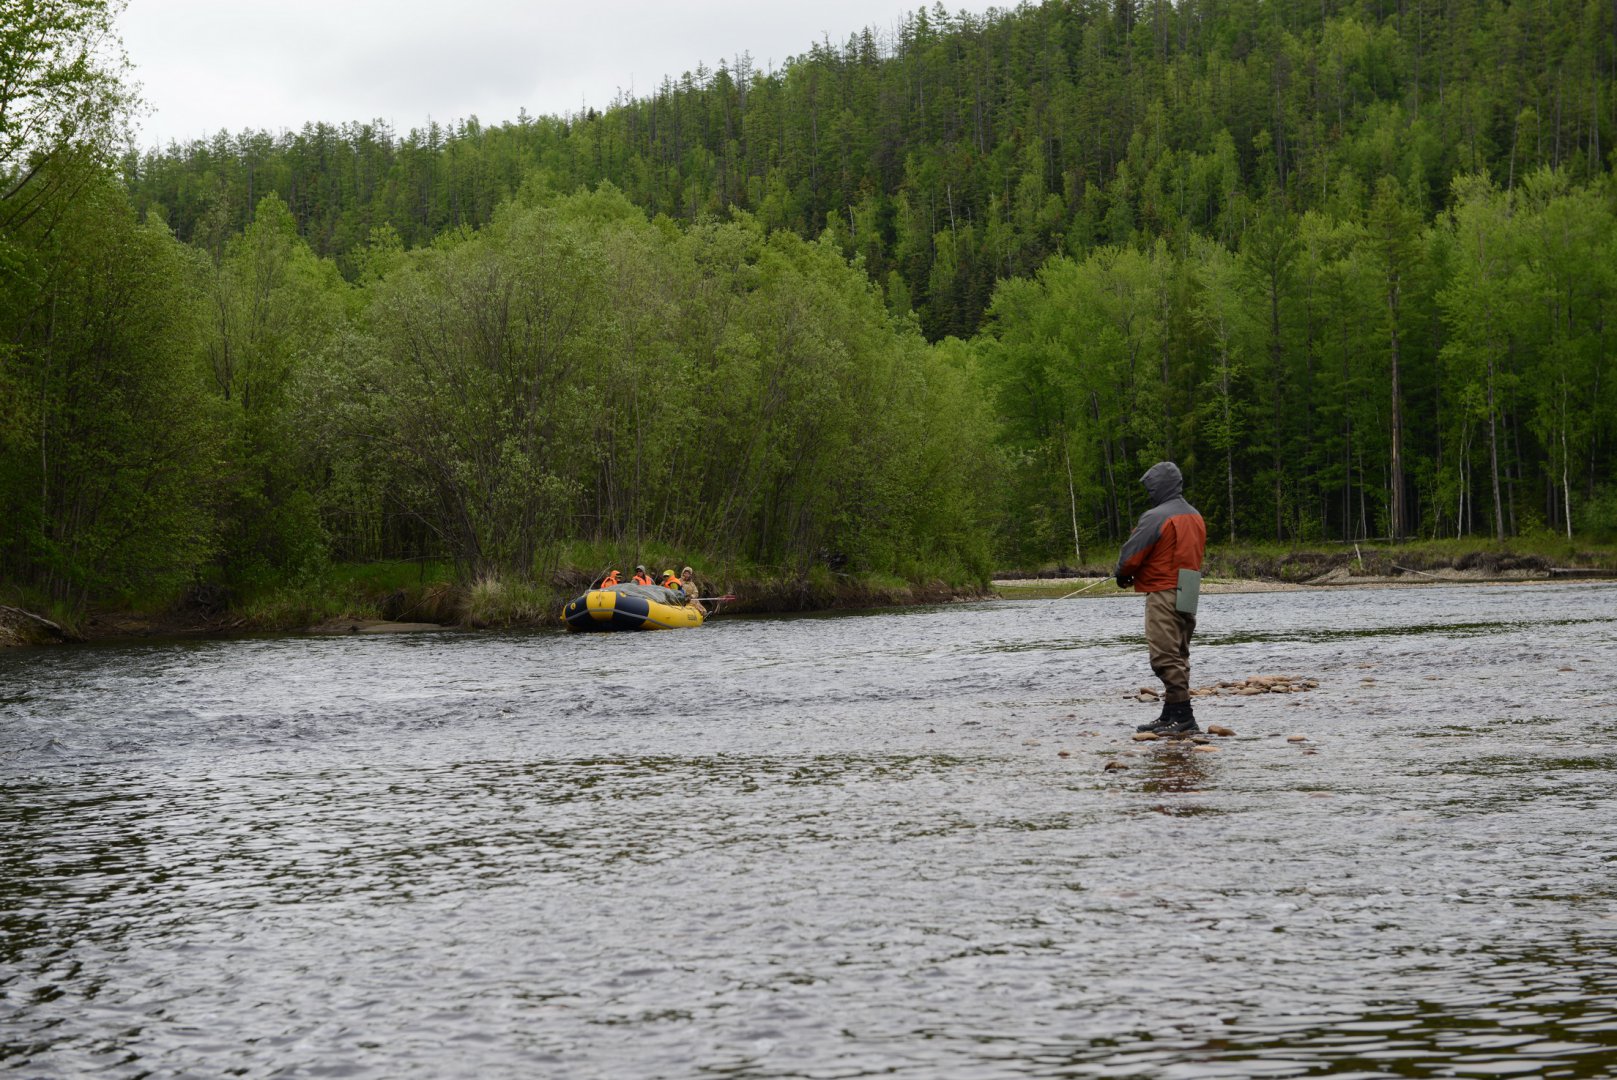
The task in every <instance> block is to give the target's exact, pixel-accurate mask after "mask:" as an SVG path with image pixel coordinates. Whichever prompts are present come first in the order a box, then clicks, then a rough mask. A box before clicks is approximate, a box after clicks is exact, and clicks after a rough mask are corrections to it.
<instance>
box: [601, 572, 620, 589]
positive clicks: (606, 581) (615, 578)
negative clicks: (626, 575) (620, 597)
mask: <svg viewBox="0 0 1617 1080" xmlns="http://www.w3.org/2000/svg"><path fill="white" fill-rule="evenodd" d="M622 580H623V576H622V575H621V574H619V573H618V572H617V571H616V570H608V571H607V572H606V576H605V577H603V578H601V583H600V584H599V585H597V586H595V587H596V588H597V589H610V588H611V587H612V586H614V585H616V584H617V583H618V582H620V581H622Z"/></svg>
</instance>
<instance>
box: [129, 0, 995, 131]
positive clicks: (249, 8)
mask: <svg viewBox="0 0 1617 1080" xmlns="http://www.w3.org/2000/svg"><path fill="white" fill-rule="evenodd" d="M922 6H923V4H922V3H921V0H909V2H906V0H809V2H802V0H798V2H793V3H781V2H779V0H662V2H646V0H619V2H616V3H614V2H604V3H603V2H601V0H594V2H591V0H567V2H557V0H531V2H528V3H523V2H521V0H460V2H458V3H457V2H456V0H435V2H428V0H273V2H269V0H129V7H128V9H127V10H126V11H125V12H124V14H123V17H122V19H121V20H120V25H121V28H122V34H123V40H124V47H125V49H126V50H127V52H128V54H129V59H130V60H131V61H132V62H133V63H134V65H135V73H134V77H135V79H136V80H138V81H139V82H140V83H141V86H142V91H143V96H144V97H145V99H146V102H147V104H148V106H150V107H151V108H152V109H153V112H152V113H151V114H150V115H148V116H146V117H145V118H144V119H143V120H142V121H141V122H140V130H139V133H138V141H139V144H140V146H141V147H142V148H146V147H151V146H154V145H166V144H167V143H168V142H169V141H170V140H179V141H185V140H188V139H192V138H202V137H205V136H208V135H210V134H212V133H213V132H215V131H218V130H220V129H224V130H228V131H231V132H239V131H242V130H244V129H249V128H251V129H255V130H256V129H260V128H262V129H267V130H269V131H272V132H279V131H282V130H284V129H292V130H296V129H298V128H301V127H302V126H303V125H304V124H305V123H308V122H315V121H322V120H323V121H326V122H328V123H333V124H340V123H344V122H347V121H351V120H357V121H368V120H375V119H382V120H386V121H388V122H389V123H391V124H392V125H393V127H394V130H395V131H397V132H399V133H400V134H402V133H404V132H406V131H408V130H409V129H410V128H412V127H419V126H422V125H424V124H425V123H426V122H427V120H428V119H429V117H430V118H431V119H433V120H437V121H439V122H441V123H443V122H448V121H452V120H456V119H463V118H465V117H468V116H472V115H474V114H475V115H476V116H477V118H478V119H479V120H481V121H482V122H483V123H484V124H498V123H500V122H502V121H505V120H515V119H516V117H517V111H518V110H519V109H521V108H524V107H526V108H527V110H528V113H529V114H530V115H532V116H543V115H559V114H564V113H575V112H578V111H579V110H580V109H581V108H584V107H586V106H593V107H595V108H597V109H600V108H605V107H606V106H607V105H609V104H611V102H612V99H613V98H614V97H615V96H616V94H617V93H618V91H619V89H622V90H624V91H625V92H630V91H632V92H633V93H634V94H635V95H636V96H640V97H644V96H646V95H649V94H651V93H653V92H655V90H656V89H657V87H658V85H659V84H660V83H661V82H662V79H663V76H664V75H668V76H670V77H673V78H676V79H677V78H678V77H679V76H680V74H681V73H682V72H685V71H693V70H695V68H696V65H697V63H698V62H699V61H700V62H703V63H705V64H706V65H707V66H708V67H709V68H710V69H711V68H716V67H718V64H719V61H720V59H726V60H731V61H732V62H733V58H734V57H736V56H738V55H740V54H741V53H743V52H750V53H751V54H752V60H753V66H754V67H755V68H757V69H758V70H761V71H762V70H768V69H769V68H770V67H771V66H773V67H774V68H776V69H778V68H779V67H780V66H781V64H782V62H783V61H784V60H785V59H786V58H787V57H788V56H793V55H797V54H799V53H803V52H806V51H807V50H808V48H809V46H810V45H811V44H812V43H813V42H815V41H818V40H820V39H821V38H822V37H823V36H824V35H827V34H829V35H830V39H831V43H832V44H833V45H840V44H842V43H843V42H845V41H846V40H847V39H848V35H849V34H851V33H854V32H856V31H858V30H861V29H863V28H864V27H866V26H870V27H872V28H873V29H875V30H876V31H877V32H878V33H879V34H883V35H890V34H891V32H892V31H893V30H894V29H895V28H896V27H897V26H898V25H899V24H900V23H901V22H902V21H903V18H904V16H905V14H906V13H908V12H912V11H914V10H916V9H917V8H919V7H922ZM924 6H926V7H927V8H928V9H930V7H931V4H930V3H927V4H925V5H924ZM992 6H994V5H993V4H990V3H986V2H972V0H967V2H964V3H963V2H962V0H953V2H950V3H947V4H946V7H947V8H948V10H949V11H951V12H958V11H962V10H964V11H970V12H974V13H981V12H984V11H986V10H988V9H989V8H990V7H992ZM999 6H1002V7H1009V6H1012V5H1011V4H1010V3H1008V2H1006V0H1001V3H1000V5H999Z"/></svg>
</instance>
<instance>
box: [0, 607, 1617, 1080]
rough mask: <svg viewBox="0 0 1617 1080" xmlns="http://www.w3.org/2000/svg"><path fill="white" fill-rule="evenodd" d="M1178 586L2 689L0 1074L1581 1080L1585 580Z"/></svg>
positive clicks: (29, 656)
mask: <svg viewBox="0 0 1617 1080" xmlns="http://www.w3.org/2000/svg"><path fill="white" fill-rule="evenodd" d="M1203 603H1204V610H1203V613H1202V620H1201V628H1200V633H1199V636H1198V639H1197V641H1196V644H1195V647H1194V652H1193V658H1192V659H1193V672H1192V681H1193V682H1194V683H1195V684H1196V685H1203V684H1205V683H1207V682H1211V681H1214V680H1218V679H1229V680H1233V679H1242V678H1246V677H1248V676H1251V675H1259V674H1271V673H1274V674H1296V675H1302V676H1307V677H1310V678H1314V679H1318V680H1319V682H1320V686H1319V688H1318V689H1317V690H1314V691H1312V692H1310V693H1306V694H1296V695H1286V696H1281V695H1263V696H1257V697H1244V698H1237V699H1225V698H1220V699H1213V700H1204V701H1199V702H1198V705H1197V712H1198V715H1199V717H1200V718H1201V720H1202V722H1203V724H1204V725H1205V724H1206V723H1208V722H1215V723H1222V724H1227V725H1228V726H1230V727H1231V728H1233V729H1235V730H1236V731H1237V733H1238V734H1237V735H1236V736H1235V737H1234V738H1232V739H1225V740H1220V742H1219V744H1218V745H1219V749H1218V750H1217V751H1214V752H1203V751H1195V750H1192V749H1191V748H1190V747H1189V746H1185V745H1175V746H1167V745H1148V746H1140V745H1136V744H1134V743H1132V742H1130V741H1129V740H1128V737H1127V736H1128V733H1129V732H1130V731H1131V730H1132V726H1133V725H1134V724H1135V723H1138V722H1140V721H1141V720H1143V719H1146V718H1147V717H1149V716H1150V715H1152V714H1153V712H1154V709H1153V707H1152V706H1149V705H1145V704H1140V703H1138V702H1135V701H1133V700H1130V699H1128V698H1126V697H1125V696H1124V694H1125V692H1126V691H1129V690H1131V689H1134V688H1137V687H1139V686H1141V685H1150V684H1151V683H1152V680H1151V677H1150V674H1149V671H1148V670H1147V669H1146V665H1145V655H1144V644H1143V640H1142V638H1141V633H1140V625H1139V624H1140V616H1141V609H1140V605H1139V602H1138V601H1137V600H1135V599H1131V598H1118V599H1106V600H1089V599H1079V600H1069V601H1065V602H1062V601H1025V602H1001V603H988V604H976V605H962V606H951V607H944V608H933V609H917V610H906V611H896V612H881V613H872V614H861V615H843V616H836V617H822V618H799V619H729V620H726V619H722V618H721V619H719V620H716V621H714V622H713V623H711V624H710V625H708V626H706V627H703V628H701V629H699V630H694V631H678V632H673V633H664V634H640V635H610V634H608V635H580V636H566V635H561V634H542V633H529V634H505V635H501V634H432V635H419V636H408V637H353V638H313V637H287V638H274V639H251V640H234V641H215V642H191V643H178V644H176V643H158V644H138V645H128V646H107V647H88V648H79V649H57V650H14V651H12V652H9V653H3V654H0V1068H7V1069H10V1070H14V1071H15V1072H17V1073H18V1074H21V1075H27V1076H39V1077H77V1076H84V1075H100V1076H111V1077H137V1076H140V1077H145V1076H150V1077H182V1076H184V1077H190V1076H217V1075H224V1074H226V1073H234V1074H237V1075H247V1076H270V1075H275V1076H283V1077H316V1076H346V1077H367V1078H368V1077H377V1078H382V1077H397V1076H422V1077H437V1076H474V1075H476V1076H497V1077H498V1076H510V1077H519V1076H521V1077H526V1076H577V1077H594V1076H603V1077H604V1076H724V1077H788V1076H791V1077H798V1076H804V1077H853V1076H873V1075H901V1076H914V1077H932V1076H958V1077H1000V1076H1063V1077H1079V1076H1099V1077H1208V1076H1230V1077H1257V1076H1262V1077H1285V1076H1312V1075H1331V1076H1337V1077H1342V1076H1357V1077H1379V1076H1388V1077H1429V1076H1430V1077H1439V1076H1442V1077H1447V1076H1545V1077H1558V1076H1564V1077H1588V1076H1614V1075H1617V1064H1614V1063H1617V809H1614V805H1617V804H1614V801H1613V799H1612V797H1611V790H1612V786H1613V781H1614V777H1617V773H1614V766H1617V738H1614V736H1617V687H1614V685H1613V673H1614V671H1617V662H1614V657H1617V650H1614V645H1617V617H1614V614H1613V613H1614V612H1617V588H1614V587H1612V586H1607V585H1598V584H1579V585H1555V586H1517V587H1504V588H1477V587H1463V588H1462V587H1457V588H1431V589H1420V590H1400V591H1368V590H1350V591H1340V592H1326V591H1317V592H1303V593H1271V594H1250V595H1222V596H1209V597H1207V598H1206V599H1205V600H1204V602H1203ZM1294 734H1300V735H1303V736H1305V737H1306V740H1307V741H1306V742H1302V743H1293V742H1288V741H1287V739H1286V738H1285V737H1284V736H1288V735H1294ZM1063 751H1065V754H1066V756H1062V752H1063ZM1108 762H1118V763H1123V764H1126V765H1128V768H1125V769H1114V770H1112V771H1107V770H1106V769H1105V766H1106V764H1107V763H1108Z"/></svg>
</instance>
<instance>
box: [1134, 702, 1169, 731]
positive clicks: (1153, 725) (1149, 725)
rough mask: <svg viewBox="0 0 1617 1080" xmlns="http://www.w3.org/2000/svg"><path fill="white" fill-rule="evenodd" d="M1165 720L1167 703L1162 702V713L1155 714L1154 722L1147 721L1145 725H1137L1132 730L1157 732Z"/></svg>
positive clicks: (1166, 717)
mask: <svg viewBox="0 0 1617 1080" xmlns="http://www.w3.org/2000/svg"><path fill="white" fill-rule="evenodd" d="M1167 719H1168V703H1167V702H1166V701H1164V702H1163V703H1162V711H1161V712H1159V713H1157V718H1156V719H1155V720H1147V721H1146V722H1145V723H1143V724H1139V725H1137V726H1136V727H1135V728H1134V730H1135V731H1155V730H1157V728H1159V727H1161V726H1162V725H1163V723H1164V722H1166V721H1167Z"/></svg>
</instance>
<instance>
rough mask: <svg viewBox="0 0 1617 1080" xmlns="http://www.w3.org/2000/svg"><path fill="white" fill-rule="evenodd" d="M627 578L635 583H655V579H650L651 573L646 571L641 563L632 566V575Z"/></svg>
mask: <svg viewBox="0 0 1617 1080" xmlns="http://www.w3.org/2000/svg"><path fill="white" fill-rule="evenodd" d="M629 580H630V581H632V582H634V583H635V584H636V585H655V584H657V583H656V582H655V581H653V580H651V575H650V574H648V573H646V568H645V566H643V565H642V566H637V567H635V568H634V577H632V578H630V579H629Z"/></svg>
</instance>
